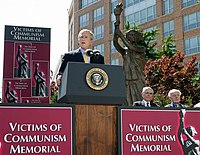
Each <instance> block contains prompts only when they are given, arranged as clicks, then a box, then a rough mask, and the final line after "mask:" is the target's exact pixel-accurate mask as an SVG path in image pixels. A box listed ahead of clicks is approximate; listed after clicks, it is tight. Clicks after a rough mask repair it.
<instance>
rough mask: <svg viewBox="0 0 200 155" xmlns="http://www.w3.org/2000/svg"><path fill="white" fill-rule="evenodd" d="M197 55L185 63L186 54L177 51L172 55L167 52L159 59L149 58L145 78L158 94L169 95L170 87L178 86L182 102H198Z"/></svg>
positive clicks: (199, 92) (199, 88) (199, 91)
mask: <svg viewBox="0 0 200 155" xmlns="http://www.w3.org/2000/svg"><path fill="white" fill-rule="evenodd" d="M195 60H196V57H195V56H193V57H192V59H191V60H190V61H189V63H187V64H186V65H185V64H184V54H182V53H181V52H178V53H176V54H175V55H174V56H172V57H168V56H167V55H166V54H165V55H163V56H162V57H161V58H159V59H157V60H149V61H148V62H147V63H146V65H145V69H144V74H145V80H146V84H147V85H148V86H151V87H152V88H153V89H154V90H155V93H156V94H158V95H164V96H167V93H168V91H169V90H170V89H173V88H176V89H179V90H180V91H181V92H182V102H184V103H185V102H186V101H187V100H188V99H191V100H192V103H193V104H196V103H198V102H199V100H200V86H199V85H200V82H199V81H198V79H196V80H195V79H194V78H195V76H196V75H198V74H197V73H198V70H197V69H196V68H195V66H196V65H197V63H196V62H195Z"/></svg>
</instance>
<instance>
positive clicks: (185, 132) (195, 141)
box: [183, 129, 200, 147]
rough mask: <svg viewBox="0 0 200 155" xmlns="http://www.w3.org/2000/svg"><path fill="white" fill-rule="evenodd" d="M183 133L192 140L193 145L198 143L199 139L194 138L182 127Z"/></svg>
mask: <svg viewBox="0 0 200 155" xmlns="http://www.w3.org/2000/svg"><path fill="white" fill-rule="evenodd" d="M183 132H184V134H185V135H186V136H187V138H188V139H189V140H190V141H191V142H192V144H193V145H195V146H193V147H197V146H199V145H200V143H199V140H195V139H194V138H193V137H192V136H191V135H190V134H189V133H188V132H187V130H186V129H183Z"/></svg>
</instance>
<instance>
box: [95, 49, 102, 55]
mask: <svg viewBox="0 0 200 155" xmlns="http://www.w3.org/2000/svg"><path fill="white" fill-rule="evenodd" d="M100 53H101V52H100V51H99V50H93V55H94V56H99V55H100Z"/></svg>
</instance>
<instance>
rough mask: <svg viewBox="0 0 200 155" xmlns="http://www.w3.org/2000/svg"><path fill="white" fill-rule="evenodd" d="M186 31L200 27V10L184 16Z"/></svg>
mask: <svg viewBox="0 0 200 155" xmlns="http://www.w3.org/2000/svg"><path fill="white" fill-rule="evenodd" d="M183 20H184V31H187V30H191V29H195V28H198V27H200V12H195V13H192V14H189V15H186V16H184V18H183Z"/></svg>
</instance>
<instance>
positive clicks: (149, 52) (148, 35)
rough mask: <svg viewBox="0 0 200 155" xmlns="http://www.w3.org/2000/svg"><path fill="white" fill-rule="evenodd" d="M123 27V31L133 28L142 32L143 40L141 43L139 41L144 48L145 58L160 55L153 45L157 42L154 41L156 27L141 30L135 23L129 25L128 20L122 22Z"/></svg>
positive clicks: (156, 57)
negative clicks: (149, 29) (154, 28)
mask: <svg viewBox="0 0 200 155" xmlns="http://www.w3.org/2000/svg"><path fill="white" fill-rule="evenodd" d="M124 28H125V31H128V30H135V31H137V32H140V33H142V34H143V38H144V40H143V42H142V43H140V45H141V46H144V47H145V48H146V51H145V57H146V58H147V59H158V58H159V57H160V56H161V55H160V51H158V50H157V49H156V48H155V46H156V45H157V42H156V41H155V39H156V36H157V34H158V29H156V30H151V31H147V32H145V31H143V30H141V29H140V28H139V26H138V25H137V24H135V23H134V25H133V26H132V27H131V26H130V23H129V21H128V22H127V23H125V24H124Z"/></svg>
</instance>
